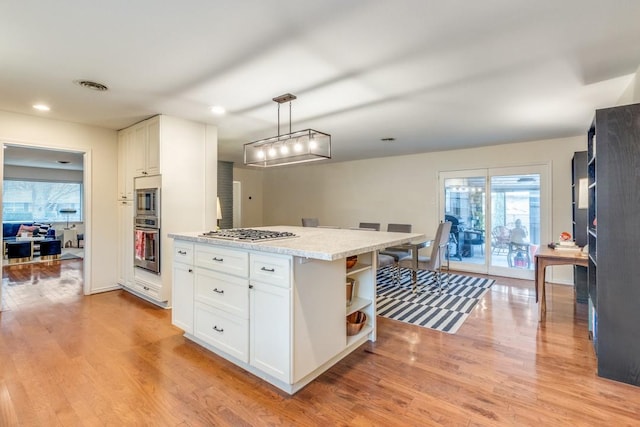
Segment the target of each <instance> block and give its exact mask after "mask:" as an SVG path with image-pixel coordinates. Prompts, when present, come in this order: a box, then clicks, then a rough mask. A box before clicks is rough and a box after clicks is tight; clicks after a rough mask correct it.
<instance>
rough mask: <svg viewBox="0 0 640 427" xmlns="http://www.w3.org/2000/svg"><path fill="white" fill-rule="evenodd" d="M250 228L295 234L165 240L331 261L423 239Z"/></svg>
mask: <svg viewBox="0 0 640 427" xmlns="http://www.w3.org/2000/svg"><path fill="white" fill-rule="evenodd" d="M251 228H255V229H259V230H273V231H288V232H291V233H294V234H296V236H297V237H292V238H287V239H279V240H269V241H266V242H255V243H252V242H243V241H235V240H225V239H216V238H210V237H203V236H201V234H202V232H187V233H169V237H170V238H173V239H176V240H186V241H190V242H196V243H207V244H211V245H216V246H224V247H228V248H234V249H247V250H253V251H262V252H270V253H276V254H283V255H293V256H298V257H304V258H312V259H320V260H324V261H333V260H337V259H341V258H346V257H348V256H351V255H358V254H361V253H365V252H371V251H375V250H381V249H384V248H387V247H389V246H394V245H400V244H403V243H409V242H420V241H424V240H426V237H425V235H424V234H420V233H388V232H383V231H370V230H351V229H335V228H323V227H293V226H282V225H279V226H269V227H251Z"/></svg>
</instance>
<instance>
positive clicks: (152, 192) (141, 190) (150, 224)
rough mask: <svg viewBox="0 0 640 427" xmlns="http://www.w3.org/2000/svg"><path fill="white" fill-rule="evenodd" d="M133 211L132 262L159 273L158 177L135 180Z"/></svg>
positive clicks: (139, 266)
mask: <svg viewBox="0 0 640 427" xmlns="http://www.w3.org/2000/svg"><path fill="white" fill-rule="evenodd" d="M138 183H140V186H138ZM135 212H136V217H135V221H134V222H135V229H134V237H133V242H134V248H133V254H134V255H133V264H134V265H135V266H136V267H138V268H143V269H145V270H148V271H151V272H153V273H156V274H160V182H159V177H157V178H152V177H149V178H145V179H140V180H138V181H137V182H136V199H135Z"/></svg>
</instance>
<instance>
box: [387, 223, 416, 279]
mask: <svg viewBox="0 0 640 427" xmlns="http://www.w3.org/2000/svg"><path fill="white" fill-rule="evenodd" d="M412 228H413V227H412V226H411V224H393V223H390V224H387V231H388V232H391V233H411V229H412ZM380 253H381V254H382V255H388V256H391V257H393V259H394V260H395V267H396V279H395V281H396V282H397V283H400V279H401V277H402V270H401V269H400V265H399V264H398V261H400V259H401V258H404V257H406V256H408V255H411V251H410V250H409V249H407V248H406V247H402V246H391V247H388V248H384V250H382V251H380Z"/></svg>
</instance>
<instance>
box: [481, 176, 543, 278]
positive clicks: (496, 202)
mask: <svg viewBox="0 0 640 427" xmlns="http://www.w3.org/2000/svg"><path fill="white" fill-rule="evenodd" d="M540 181H541V176H540V174H539V173H530V174H513V175H492V176H491V177H490V186H491V227H492V228H491V245H490V247H491V249H490V250H491V257H490V260H491V262H490V267H498V268H504V269H510V270H528V271H533V270H534V267H535V265H534V255H535V253H536V251H537V249H538V247H539V246H540V240H541V238H540V234H541V233H540V230H541V221H540V217H541V215H540V206H541V205H540ZM514 273H515V271H514ZM523 273H524V272H523ZM515 275H518V274H515Z"/></svg>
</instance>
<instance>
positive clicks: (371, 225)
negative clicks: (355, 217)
mask: <svg viewBox="0 0 640 427" xmlns="http://www.w3.org/2000/svg"><path fill="white" fill-rule="evenodd" d="M358 228H366V229H371V230H375V231H380V223H379V222H361V223H360V224H359V225H358Z"/></svg>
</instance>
